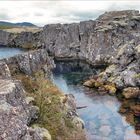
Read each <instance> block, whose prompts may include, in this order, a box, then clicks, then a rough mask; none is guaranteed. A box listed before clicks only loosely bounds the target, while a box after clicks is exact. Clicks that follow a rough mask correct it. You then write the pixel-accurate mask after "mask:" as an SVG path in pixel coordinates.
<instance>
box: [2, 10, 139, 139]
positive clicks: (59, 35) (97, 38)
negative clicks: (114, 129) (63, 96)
mask: <svg viewBox="0 0 140 140" xmlns="http://www.w3.org/2000/svg"><path fill="white" fill-rule="evenodd" d="M0 45H5V46H9V47H13V46H14V47H22V48H27V49H32V50H30V51H29V52H27V53H24V54H21V55H17V56H14V57H11V58H8V59H3V60H2V62H1V63H0V118H1V119H0V139H2V140H4V139H5V140H6V139H8V140H25V139H26V140H30V139H32V138H34V139H35V140H43V136H44V137H46V139H47V140H50V139H51V135H50V133H49V131H48V130H47V129H45V128H41V127H35V128H34V127H32V128H30V127H29V125H28V124H30V121H31V120H32V118H34V117H36V114H37V112H38V108H37V106H33V105H32V106H30V105H28V104H27V103H26V102H25V98H24V97H23V95H24V92H25V91H24V89H23V87H22V86H21V85H20V84H21V83H20V82H19V81H17V80H13V79H12V77H11V75H12V76H13V75H16V74H18V73H22V74H25V75H26V76H27V75H28V76H32V74H34V73H35V72H37V71H39V70H42V71H43V72H44V73H45V74H46V77H49V78H50V75H51V68H52V67H54V63H53V59H52V58H55V59H60V60H75V59H78V60H84V61H86V62H88V63H90V64H92V65H105V66H106V69H105V70H104V71H103V72H101V73H99V74H98V75H97V76H96V77H92V78H91V79H90V80H89V81H86V82H85V83H84V86H88V87H90V88H97V89H98V90H99V91H102V90H103V91H106V93H108V94H111V95H112V94H113V95H115V94H116V95H117V96H118V91H119V96H120V94H121V96H122V97H123V99H122V100H123V101H124V99H125V101H126V100H127V103H128V105H127V106H126V103H125V102H123V105H122V107H121V109H120V112H121V113H124V114H125V113H127V115H128V114H129V113H130V112H131V113H132V115H131V118H132V119H133V120H135V119H137V118H138V117H139V116H140V109H139V107H140V104H139V102H134V103H133V104H129V100H132V99H138V100H139V98H140V14H139V11H135V10H125V11H112V12H106V13H104V14H103V15H101V16H99V17H98V18H97V19H96V20H94V21H92V20H90V21H83V22H80V23H72V24H50V25H46V26H44V27H43V29H42V30H40V31H38V32H35V33H34V32H21V33H17V34H15V33H11V32H6V31H2V30H1V31H0ZM32 78H33V77H32ZM68 106H69V105H68ZM128 108H129V109H130V110H131V111H129V112H128V111H127V109H128ZM74 110H75V109H72V108H71V112H72V111H74ZM67 113H68V114H70V118H72V119H73V121H75V124H77V125H78V128H80V131H78V132H83V123H82V120H80V118H79V117H78V116H75V115H74V116H73V115H72V113H69V112H67ZM71 116H72V117H71ZM128 117H130V116H128ZM135 122H136V121H135ZM15 124H16V125H15ZM139 124H140V122H139V121H138V119H137V123H136V124H134V123H133V125H134V126H135V128H136V132H137V133H138V134H140V125H139ZM10 128H13V129H12V130H11V129H10ZM31 134H32V135H31ZM80 134H81V133H80ZM80 134H79V135H78V136H79V137H80V139H79V138H76V133H75V132H74V135H75V140H84V139H86V137H85V136H83V135H80ZM41 138H42V139H41ZM73 138H74V137H73ZM57 139H58V140H60V139H61V138H60V137H59V136H58V138H57Z"/></svg>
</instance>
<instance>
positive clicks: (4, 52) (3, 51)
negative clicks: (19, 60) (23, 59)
mask: <svg viewBox="0 0 140 140" xmlns="http://www.w3.org/2000/svg"><path fill="white" fill-rule="evenodd" d="M24 51H25V50H23V49H20V48H7V47H4V46H0V59H3V58H8V57H12V56H14V55H17V54H20V53H22V52H24Z"/></svg>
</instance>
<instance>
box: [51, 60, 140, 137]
mask: <svg viewBox="0 0 140 140" xmlns="http://www.w3.org/2000/svg"><path fill="white" fill-rule="evenodd" d="M97 72H99V70H98V69H95V68H93V67H91V66H89V65H88V64H85V63H83V62H56V68H55V69H54V71H53V79H54V83H55V84H56V85H57V86H58V88H59V89H60V90H62V91H63V92H64V93H65V94H73V95H74V96H75V98H76V102H77V106H87V107H86V108H84V109H80V110H77V112H78V113H79V116H80V117H81V118H82V119H83V120H84V122H85V128H86V131H87V135H88V137H89V140H140V137H139V136H138V135H136V134H135V131H134V128H133V127H132V126H130V124H128V123H127V122H126V121H125V117H123V116H121V115H120V114H119V113H118V110H119V107H120V105H121V103H120V102H119V101H118V100H117V98H116V97H114V96H108V95H105V96H101V95H99V93H97V92H96V91H95V90H89V89H87V88H85V87H83V86H82V83H83V81H84V80H85V79H87V78H88V77H89V76H90V75H93V74H96V73H97Z"/></svg>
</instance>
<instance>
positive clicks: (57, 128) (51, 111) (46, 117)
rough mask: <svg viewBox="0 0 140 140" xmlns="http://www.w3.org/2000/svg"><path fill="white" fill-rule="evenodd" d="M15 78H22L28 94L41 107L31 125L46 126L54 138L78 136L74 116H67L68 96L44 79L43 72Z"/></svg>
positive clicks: (64, 139)
mask: <svg viewBox="0 0 140 140" xmlns="http://www.w3.org/2000/svg"><path fill="white" fill-rule="evenodd" d="M14 78H16V79H18V80H21V81H22V84H23V86H24V88H25V89H26V91H27V96H30V97H34V99H35V105H36V106H38V107H39V109H40V112H39V117H38V119H37V120H34V121H33V122H32V124H31V126H34V125H37V126H40V127H44V128H46V129H47V130H48V131H49V132H50V134H51V136H52V139H54V138H59V137H61V139H62V140H66V139H67V138H72V136H71V134H74V136H76V133H77V130H76V127H75V125H74V124H73V123H72V118H70V117H68V116H67V113H68V111H69V110H68V108H67V107H66V105H65V99H66V97H65V96H64V95H63V93H61V92H60V91H59V90H58V89H57V87H56V86H55V85H53V84H52V83H51V82H50V81H48V80H46V79H44V75H43V73H42V72H38V73H35V74H34V75H33V78H32V77H29V76H25V75H24V74H21V73H19V74H16V75H15V76H14Z"/></svg>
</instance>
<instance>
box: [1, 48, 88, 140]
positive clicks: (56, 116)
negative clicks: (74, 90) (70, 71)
mask: <svg viewBox="0 0 140 140" xmlns="http://www.w3.org/2000/svg"><path fill="white" fill-rule="evenodd" d="M53 67H54V63H53V60H52V59H51V58H50V57H48V54H47V51H46V50H45V49H38V50H33V51H29V52H25V53H23V54H20V55H17V56H14V57H11V58H7V59H3V60H1V61H0V118H1V119H0V139H1V140H7V139H8V140H44V139H45V140H51V139H56V140H62V139H64V140H65V139H67V138H68V139H70V138H72V139H75V140H76V139H77V140H78V139H81V140H86V135H85V132H84V122H83V121H82V120H81V119H80V118H79V117H78V115H77V113H76V104H75V99H74V97H73V96H72V95H64V94H63V93H61V92H60V91H59V90H58V89H57V88H56V87H55V86H54V85H52V83H51V81H50V80H51V69H52V68H53ZM44 76H45V77H44ZM62 132H63V133H62Z"/></svg>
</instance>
